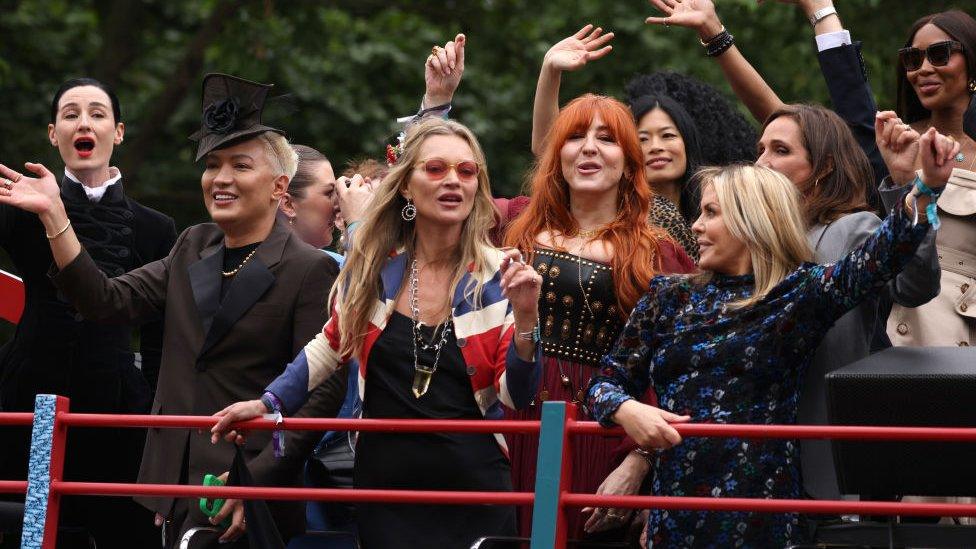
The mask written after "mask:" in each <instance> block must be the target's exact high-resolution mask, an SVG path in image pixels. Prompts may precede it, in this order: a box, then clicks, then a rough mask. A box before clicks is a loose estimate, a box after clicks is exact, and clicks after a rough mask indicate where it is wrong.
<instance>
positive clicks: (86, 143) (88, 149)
mask: <svg viewBox="0 0 976 549" xmlns="http://www.w3.org/2000/svg"><path fill="white" fill-rule="evenodd" d="M74 145H75V150H76V151H78V156H80V157H82V158H88V157H89V156H91V155H92V152H93V151H94V150H95V140H94V139H92V138H91V137H79V138H78V139H75V143H74Z"/></svg>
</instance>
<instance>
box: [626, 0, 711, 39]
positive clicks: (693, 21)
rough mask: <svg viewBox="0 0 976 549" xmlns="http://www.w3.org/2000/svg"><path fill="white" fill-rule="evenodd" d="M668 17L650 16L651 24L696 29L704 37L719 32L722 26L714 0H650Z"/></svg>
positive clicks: (648, 20)
mask: <svg viewBox="0 0 976 549" xmlns="http://www.w3.org/2000/svg"><path fill="white" fill-rule="evenodd" d="M650 2H651V4H653V5H654V7H656V8H657V9H658V10H660V11H661V12H662V13H664V14H665V16H666V17H648V18H647V19H645V20H644V22H645V23H647V24H649V25H664V26H666V27H668V26H671V25H674V26H678V27H686V28H689V29H694V30H696V31H698V33H699V34H700V35H701V36H703V37H711V36H714V35H715V34H718V31H717V30H715V28H716V27H718V28H721V23H719V20H718V15H717V14H716V13H715V4H713V3H712V0H650Z"/></svg>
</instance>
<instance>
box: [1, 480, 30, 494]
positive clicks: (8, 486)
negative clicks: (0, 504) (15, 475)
mask: <svg viewBox="0 0 976 549" xmlns="http://www.w3.org/2000/svg"><path fill="white" fill-rule="evenodd" d="M26 493H27V481H26V480H0V494H26Z"/></svg>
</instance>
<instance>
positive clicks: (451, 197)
mask: <svg viewBox="0 0 976 549" xmlns="http://www.w3.org/2000/svg"><path fill="white" fill-rule="evenodd" d="M437 201H438V202H440V203H441V204H446V205H449V206H455V205H457V204H460V203H461V195H459V194H454V193H450V194H445V195H442V196H441V197H439V198H438V199H437Z"/></svg>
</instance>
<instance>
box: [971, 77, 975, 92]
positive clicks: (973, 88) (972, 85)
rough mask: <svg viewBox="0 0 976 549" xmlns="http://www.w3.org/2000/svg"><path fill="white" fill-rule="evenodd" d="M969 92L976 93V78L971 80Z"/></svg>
mask: <svg viewBox="0 0 976 549" xmlns="http://www.w3.org/2000/svg"><path fill="white" fill-rule="evenodd" d="M969 93H976V78H973V79H972V80H970V81H969Z"/></svg>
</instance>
